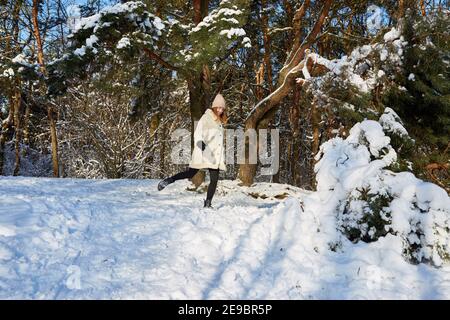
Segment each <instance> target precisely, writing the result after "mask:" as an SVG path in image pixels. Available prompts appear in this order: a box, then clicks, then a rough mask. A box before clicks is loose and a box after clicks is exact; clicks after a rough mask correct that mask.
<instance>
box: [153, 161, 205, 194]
mask: <svg viewBox="0 0 450 320" xmlns="http://www.w3.org/2000/svg"><path fill="white" fill-rule="evenodd" d="M197 172H198V169H195V168H191V167H189V168H188V169H187V170H186V171H182V172H179V173H177V174H175V175H173V176H171V177H169V178H166V179H164V180H161V182H160V183H159V184H158V191H161V190H162V189H164V188H165V187H167V185H169V184H171V183H173V182H175V181H177V180H181V179H190V178H192V177H193V176H195V174H196V173H197Z"/></svg>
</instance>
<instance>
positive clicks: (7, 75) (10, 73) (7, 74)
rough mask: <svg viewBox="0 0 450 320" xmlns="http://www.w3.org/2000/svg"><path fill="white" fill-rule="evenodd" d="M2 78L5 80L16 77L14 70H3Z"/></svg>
mask: <svg viewBox="0 0 450 320" xmlns="http://www.w3.org/2000/svg"><path fill="white" fill-rule="evenodd" d="M1 76H2V77H5V78H12V77H14V70H13V69H12V68H8V69H6V70H3V74H2V75H1Z"/></svg>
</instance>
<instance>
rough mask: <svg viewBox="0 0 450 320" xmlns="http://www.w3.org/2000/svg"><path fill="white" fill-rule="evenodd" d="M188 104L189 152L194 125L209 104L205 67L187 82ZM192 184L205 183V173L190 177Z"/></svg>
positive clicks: (208, 74)
mask: <svg viewBox="0 0 450 320" xmlns="http://www.w3.org/2000/svg"><path fill="white" fill-rule="evenodd" d="M188 89H189V102H190V111H191V150H193V148H194V131H195V128H194V124H195V122H196V121H199V120H200V118H201V117H202V115H203V113H205V111H206V109H207V106H208V104H209V99H210V93H211V78H210V71H209V68H208V67H207V66H206V65H205V66H204V67H203V70H202V72H201V74H200V76H199V77H196V78H194V79H189V80H188ZM191 181H192V183H194V185H195V186H196V187H198V186H199V185H201V184H202V182H203V181H205V173H204V172H203V171H202V170H199V171H198V172H197V174H196V175H195V176H194V177H192V179H191Z"/></svg>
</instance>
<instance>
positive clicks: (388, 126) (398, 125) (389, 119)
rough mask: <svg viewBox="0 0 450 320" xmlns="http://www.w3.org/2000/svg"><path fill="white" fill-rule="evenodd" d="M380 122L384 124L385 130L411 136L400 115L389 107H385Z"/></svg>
mask: <svg viewBox="0 0 450 320" xmlns="http://www.w3.org/2000/svg"><path fill="white" fill-rule="evenodd" d="M379 122H380V124H381V125H382V126H383V130H385V131H387V132H393V133H397V134H399V135H400V136H409V135H408V131H406V129H405V127H403V125H402V122H401V120H400V117H399V116H398V115H397V113H396V112H395V111H394V110H392V109H391V108H389V107H388V108H386V109H384V113H383V114H382V115H381V117H380V120H379Z"/></svg>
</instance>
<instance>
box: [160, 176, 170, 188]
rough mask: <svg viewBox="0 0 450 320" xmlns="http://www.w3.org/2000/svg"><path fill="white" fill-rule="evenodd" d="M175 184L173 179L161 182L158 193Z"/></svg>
mask: <svg viewBox="0 0 450 320" xmlns="http://www.w3.org/2000/svg"><path fill="white" fill-rule="evenodd" d="M171 183H173V179H172V178H170V177H169V178H166V179H164V180H161V181H160V182H159V183H158V191H161V190H162V189H164V188H165V187H167V185H169V184H171Z"/></svg>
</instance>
